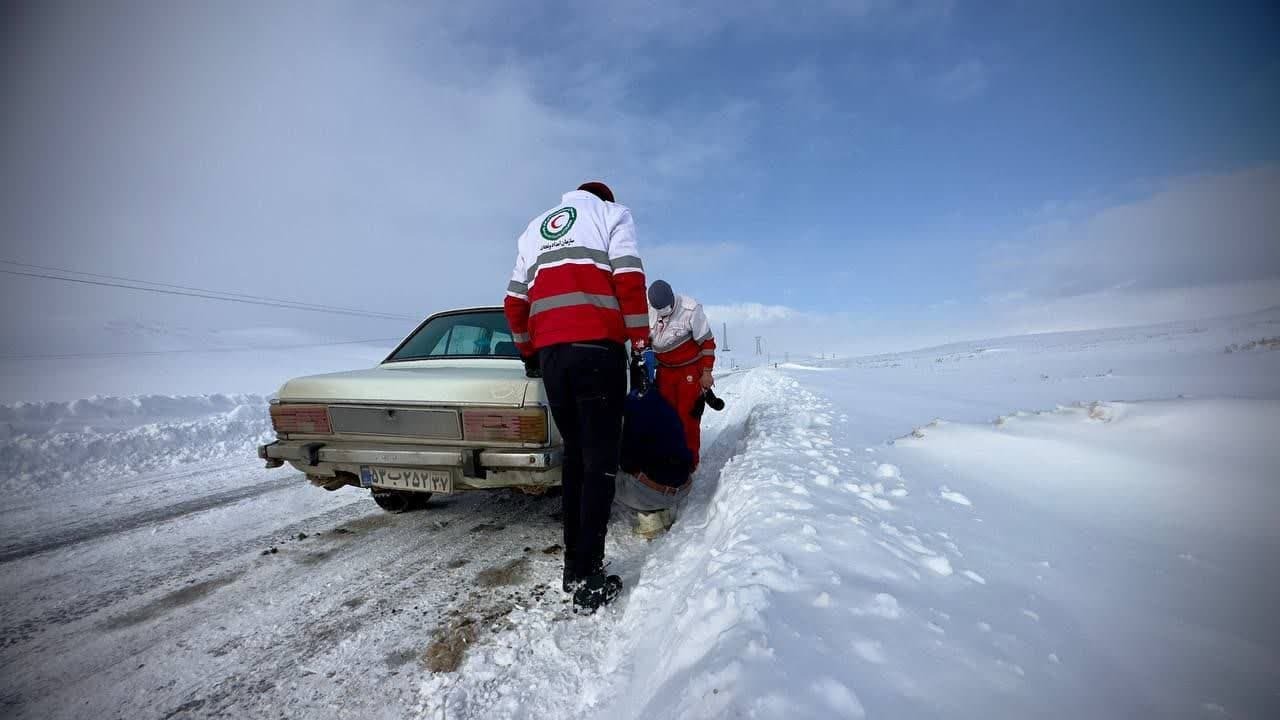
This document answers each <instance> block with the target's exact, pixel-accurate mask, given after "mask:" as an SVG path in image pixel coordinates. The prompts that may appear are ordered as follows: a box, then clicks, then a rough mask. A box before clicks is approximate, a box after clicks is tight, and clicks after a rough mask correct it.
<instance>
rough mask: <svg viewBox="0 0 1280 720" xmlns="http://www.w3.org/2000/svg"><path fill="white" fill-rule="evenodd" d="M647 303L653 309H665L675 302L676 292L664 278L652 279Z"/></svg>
mask: <svg viewBox="0 0 1280 720" xmlns="http://www.w3.org/2000/svg"><path fill="white" fill-rule="evenodd" d="M649 304H650V305H652V306H653V308H654V309H655V310H665V309H667V308H669V307H671V306H672V305H675V304H676V294H675V292H674V291H672V290H671V285H669V284H668V283H667V281H666V280H654V281H653V284H652V285H650V286H649Z"/></svg>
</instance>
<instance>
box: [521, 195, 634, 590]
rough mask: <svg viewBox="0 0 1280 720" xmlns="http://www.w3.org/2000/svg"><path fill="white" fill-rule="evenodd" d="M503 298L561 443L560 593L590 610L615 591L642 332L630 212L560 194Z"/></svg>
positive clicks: (537, 222) (535, 223)
mask: <svg viewBox="0 0 1280 720" xmlns="http://www.w3.org/2000/svg"><path fill="white" fill-rule="evenodd" d="M518 244H519V251H518V253H517V255H516V264H515V270H514V271H513V272H512V275H511V282H510V283H509V284H508V285H507V297H506V301H505V303H504V309H505V311H506V316H507V322H508V324H509V325H510V326H511V332H512V335H513V339H514V340H515V342H516V347H517V348H519V350H520V354H521V356H522V357H523V358H524V360H525V367H526V369H527V370H528V374H529V375H530V376H531V377H537V376H539V374H540V376H541V377H542V379H543V384H544V386H545V387H546V392H547V400H548V402H549V404H550V406H551V415H552V417H554V418H555V422H556V427H558V428H559V429H560V434H561V436H562V437H563V439H564V464H563V466H562V468H561V473H562V474H561V483H562V485H563V506H564V547H565V556H564V559H565V567H564V591H565V592H572V593H573V602H574V605H575V607H577V608H581V609H584V610H587V611H593V610H595V609H596V608H598V607H600V606H601V605H603V604H605V603H607V602H609V601H610V600H612V599H613V598H615V597H616V596H617V595H618V593H619V592H621V591H622V580H621V578H619V577H618V576H617V575H605V574H604V572H603V568H604V541H605V533H606V532H607V530H608V524H609V511H610V507H611V505H612V504H613V497H614V492H615V481H616V477H617V473H618V458H619V452H620V445H621V442H622V414H623V407H624V402H625V399H626V395H627V366H628V358H627V350H626V346H625V344H626V342H627V341H628V340H629V341H630V342H631V352H632V353H633V354H638V353H639V352H641V351H642V350H643V349H644V347H645V345H646V342H647V341H648V337H649V313H648V308H647V306H646V303H645V279H644V266H643V265H642V263H641V262H640V254H639V251H638V250H637V248H636V227H635V222H634V221H633V220H632V219H631V211H630V210H629V209H627V208H626V207H624V206H622V205H619V204H617V203H616V202H614V198H613V191H611V190H610V189H609V187H608V186H606V185H605V184H604V183H600V182H589V183H585V184H583V185H582V186H581V187H579V188H578V189H577V190H574V191H573V192H569V193H566V194H565V195H564V197H563V198H562V199H561V200H560V202H559V203H558V204H557V205H556V206H555V207H552V208H551V209H550V210H547V211H546V212H544V213H542V214H540V215H538V216H537V217H535V218H534V219H533V220H532V221H531V222H530V223H529V225H528V227H527V228H526V229H525V231H524V233H523V234H522V235H521V236H520V239H519V241H518Z"/></svg>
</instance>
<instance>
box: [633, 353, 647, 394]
mask: <svg viewBox="0 0 1280 720" xmlns="http://www.w3.org/2000/svg"><path fill="white" fill-rule="evenodd" d="M631 389H632V391H634V392H635V393H636V394H638V395H644V394H646V393H648V392H649V373H648V372H646V371H645V368H644V358H643V357H641V355H640V354H639V353H632V354H631Z"/></svg>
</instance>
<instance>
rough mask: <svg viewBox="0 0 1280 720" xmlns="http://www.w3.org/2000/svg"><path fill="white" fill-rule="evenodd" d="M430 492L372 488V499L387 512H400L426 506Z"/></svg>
mask: <svg viewBox="0 0 1280 720" xmlns="http://www.w3.org/2000/svg"><path fill="white" fill-rule="evenodd" d="M429 499H431V493H425V492H403V491H400V490H381V489H377V488H375V489H374V490H373V501H374V502H376V503H378V507H380V508H382V509H383V510H386V511H387V512H393V513H402V512H406V511H409V510H417V509H420V508H423V507H426V505H427V500H429Z"/></svg>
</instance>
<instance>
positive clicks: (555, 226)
mask: <svg viewBox="0 0 1280 720" xmlns="http://www.w3.org/2000/svg"><path fill="white" fill-rule="evenodd" d="M563 224H564V215H557V216H555V217H553V218H551V222H550V223H548V225H550V227H551V229H552V230H559V229H560V226H561V225H563Z"/></svg>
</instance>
